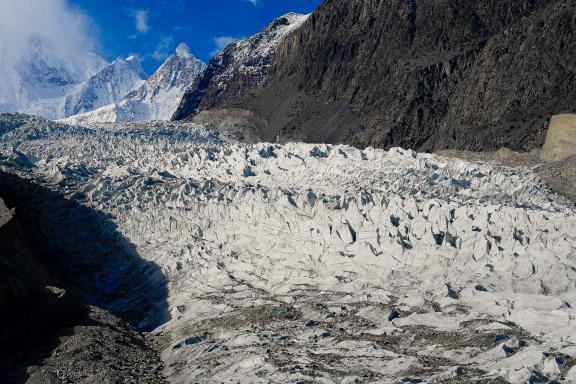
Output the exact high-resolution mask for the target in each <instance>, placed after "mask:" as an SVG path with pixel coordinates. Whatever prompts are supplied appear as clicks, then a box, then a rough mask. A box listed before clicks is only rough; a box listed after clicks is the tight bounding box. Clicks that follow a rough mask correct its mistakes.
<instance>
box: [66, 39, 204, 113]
mask: <svg viewBox="0 0 576 384" xmlns="http://www.w3.org/2000/svg"><path fill="white" fill-rule="evenodd" d="M205 67H206V65H205V64H204V63H203V62H202V61H200V60H198V59H197V58H195V57H194V56H193V55H192V54H191V53H190V49H189V48H188V46H187V45H186V44H183V43H182V44H180V45H179V46H178V47H177V48H176V51H175V52H174V53H173V54H172V55H171V56H170V57H168V59H167V60H166V61H165V62H164V63H163V64H162V65H161V66H160V68H158V70H157V71H156V72H155V73H154V74H153V75H152V76H151V77H150V78H149V79H148V80H146V82H144V84H142V85H141V86H140V87H138V88H136V89H135V90H134V91H133V92H130V93H128V94H126V93H125V95H126V96H125V97H123V98H122V100H114V103H112V104H109V105H106V106H104V107H102V108H99V109H96V110H94V111H91V112H88V113H82V114H78V115H75V116H71V117H69V118H68V119H65V120H64V121H65V122H68V123H72V124H83V123H94V122H99V123H112V122H122V121H124V122H125V121H137V120H169V119H170V118H171V117H172V115H173V114H174V111H176V109H177V107H178V105H179V104H180V102H181V100H182V96H183V95H184V92H185V91H186V90H187V89H189V88H190V87H194V86H195V84H196V83H197V80H198V78H199V77H200V76H201V74H202V73H203V71H204V68H205ZM132 89H134V88H132Z"/></svg>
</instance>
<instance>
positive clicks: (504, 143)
mask: <svg viewBox="0 0 576 384" xmlns="http://www.w3.org/2000/svg"><path fill="white" fill-rule="evenodd" d="M575 14H576V4H574V2H572V1H569V2H566V1H560V0H520V1H516V0H506V1H500V0H481V1H453V0H441V1H437V0H409V1H400V0H327V1H325V2H324V3H323V4H322V5H321V6H320V7H319V8H318V9H317V10H316V11H315V12H314V13H313V14H312V15H311V16H310V18H309V19H308V20H307V21H306V22H305V23H304V25H303V26H302V27H301V28H299V29H298V30H296V31H295V32H294V33H292V34H291V35H289V36H288V37H287V38H286V39H285V40H284V41H283V42H282V43H281V44H280V46H279V47H278V50H277V53H276V55H275V56H274V58H273V60H272V63H271V66H270V72H269V75H268V78H267V80H266V83H265V84H264V86H263V87H260V86H258V87H255V88H254V89H253V90H252V91H251V92H246V95H247V96H245V97H241V98H236V100H227V103H226V104H225V105H224V107H230V106H233V107H237V108H244V109H248V110H250V111H252V112H254V113H256V114H257V115H258V116H260V117H261V118H262V119H263V120H265V121H267V123H268V124H267V125H266V126H265V127H263V128H262V129H261V130H260V131H259V135H260V137H261V138H262V139H263V140H266V141H280V142H285V141H294V140H303V141H307V142H328V143H347V144H352V145H355V146H358V147H362V148H363V147H367V146H374V147H383V148H389V147H392V146H401V147H403V148H412V149H416V150H425V151H435V150H441V149H449V148H455V149H466V150H476V151H487V150H496V149H498V148H500V147H508V148H510V149H513V150H519V151H524V150H530V149H532V148H536V147H540V146H542V144H543V143H544V137H545V135H546V127H547V120H548V119H549V118H550V116H551V115H554V114H558V113H567V112H573V111H574V103H573V100H575V99H576V64H575V63H576V60H575V58H576V35H575V32H574V31H576V20H575V17H574V15H575Z"/></svg>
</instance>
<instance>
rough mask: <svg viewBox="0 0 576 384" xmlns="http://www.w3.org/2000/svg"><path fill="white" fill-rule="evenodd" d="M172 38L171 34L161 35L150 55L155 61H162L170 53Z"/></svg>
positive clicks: (172, 44) (172, 43)
mask: <svg viewBox="0 0 576 384" xmlns="http://www.w3.org/2000/svg"><path fill="white" fill-rule="evenodd" d="M173 46H174V38H173V37H172V36H163V37H162V38H161V39H160V41H158V43H157V44H156V47H155V48H154V52H152V54H151V56H152V58H153V59H154V60H156V61H164V60H165V59H166V58H167V57H168V56H170V54H171V53H172V51H171V49H172V47H173Z"/></svg>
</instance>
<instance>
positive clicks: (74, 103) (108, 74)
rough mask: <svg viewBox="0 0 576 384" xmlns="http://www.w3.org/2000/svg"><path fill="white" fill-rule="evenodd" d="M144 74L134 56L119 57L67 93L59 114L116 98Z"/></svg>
mask: <svg viewBox="0 0 576 384" xmlns="http://www.w3.org/2000/svg"><path fill="white" fill-rule="evenodd" d="M144 78H146V75H145V73H144V71H143V70H142V67H141V66H140V62H139V60H138V59H137V58H136V57H134V56H130V57H128V58H127V59H122V58H118V59H117V60H115V61H114V62H113V63H112V64H110V65H109V66H107V67H106V68H104V69H102V70H101V71H100V72H98V73H97V74H95V75H94V76H92V77H90V78H89V79H88V80H86V81H84V82H83V83H81V84H79V85H77V86H76V87H74V88H73V89H72V90H71V91H70V92H69V93H68V94H67V95H66V97H65V98H64V102H63V106H62V109H63V111H62V113H61V116H71V115H77V114H79V113H84V112H88V111H92V110H94V109H96V108H99V107H102V106H104V105H108V104H111V103H115V102H119V101H120V100H122V98H123V97H124V96H126V95H127V94H128V93H130V92H131V91H132V90H134V89H136V88H138V87H139V86H141V85H142V84H143V83H144V80H143V79H144Z"/></svg>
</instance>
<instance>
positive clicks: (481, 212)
mask: <svg viewBox="0 0 576 384" xmlns="http://www.w3.org/2000/svg"><path fill="white" fill-rule="evenodd" d="M0 164H1V165H2V168H3V169H4V170H7V171H10V172H16V173H18V174H20V175H21V176H23V177H26V178H30V179H33V180H36V181H37V182H39V183H43V184H44V185H46V186H48V187H50V188H53V189H56V190H58V191H61V192H64V193H67V194H68V195H69V196H71V197H72V198H74V199H77V200H78V201H80V202H81V203H82V204H86V205H89V206H91V207H94V208H97V209H98V210H100V211H102V212H105V213H107V214H109V215H110V216H111V217H112V218H113V220H114V222H115V224H116V225H117V226H118V229H119V231H120V232H121V233H122V235H123V236H125V237H126V238H127V239H129V240H130V241H131V242H132V243H133V244H134V245H135V246H136V249H137V250H138V254H139V255H140V257H142V258H143V259H145V260H147V261H150V262H153V263H155V264H156V265H158V266H159V267H160V268H161V269H162V271H163V274H164V275H165V277H166V278H167V280H168V297H167V300H168V304H169V312H170V320H168V321H166V322H165V323H164V324H162V325H160V326H159V327H158V328H157V329H156V330H155V331H154V332H155V333H156V334H158V335H161V336H162V338H163V340H166V345H165V349H164V352H163V355H162V357H163V360H164V361H165V363H166V366H167V370H166V374H167V375H168V377H169V379H170V380H171V381H172V382H175V383H194V382H223V381H229V380H230V379H233V381H234V382H245V383H256V382H263V383H264V382H301V383H305V382H317V383H340V382H355V381H354V380H357V382H374V383H375V382H380V383H387V382H402V380H404V379H405V380H414V381H412V382H424V381H427V382H451V381H452V382H458V383H463V382H473V381H474V380H484V381H482V382H511V383H524V382H526V381H528V380H536V379H541V378H544V379H545V380H560V381H561V380H568V376H574V373H573V370H574V368H573V367H574V366H575V365H576V314H575V313H574V310H573V307H574V305H576V286H575V282H576V254H575V251H574V250H575V246H576V239H575V238H576V215H575V210H574V208H573V206H572V205H571V204H570V203H569V202H568V201H566V200H564V199H563V198H561V197H559V196H556V195H554V194H552V193H550V192H548V191H547V189H546V188H545V187H544V186H543V185H542V182H541V181H540V179H539V178H538V176H537V175H536V174H535V173H534V172H533V171H532V170H530V169H528V168H505V167H496V166H494V165H493V164H490V163H481V162H467V161H462V160H457V159H451V158H446V157H440V156H435V155H430V154H418V153H415V152H413V151H409V150H402V149H399V148H393V149H391V150H390V151H383V150H377V149H372V148H367V149H365V150H359V149H355V148H352V147H348V146H334V145H310V144H297V143H289V144H285V145H277V144H267V143H260V144H254V145H245V144H240V143H236V142H233V141H232V140H230V139H228V138H226V137H223V136H221V135H219V134H218V133H216V132H212V131H208V130H205V129H203V128H202V127H199V126H194V125H187V124H175V123H160V122H158V123H144V124H142V123H140V124H137V123H132V124H109V125H106V124H104V125H102V126H101V127H98V128H83V127H70V126H67V125H63V124H54V123H48V122H46V123H39V122H38V121H33V122H31V123H29V124H24V125H20V126H18V125H13V126H11V128H10V129H5V130H4V133H3V134H2V140H1V141H0ZM117 300H118V302H117V303H116V306H117V307H120V306H122V305H123V304H124V302H123V301H122V297H121V296H119V297H118V298H117ZM392 314H394V315H392ZM544 379H542V380H544ZM408 382H409V381H408Z"/></svg>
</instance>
